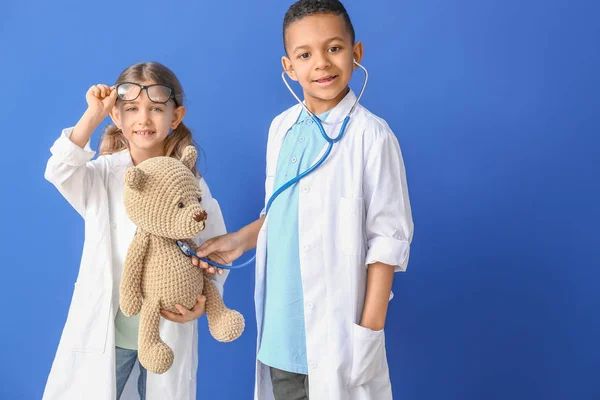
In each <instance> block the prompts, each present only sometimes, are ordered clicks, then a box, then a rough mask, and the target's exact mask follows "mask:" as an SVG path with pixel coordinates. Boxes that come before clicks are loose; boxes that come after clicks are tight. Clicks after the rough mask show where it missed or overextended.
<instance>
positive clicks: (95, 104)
mask: <svg viewBox="0 0 600 400" xmlns="http://www.w3.org/2000/svg"><path fill="white" fill-rule="evenodd" d="M85 99H86V100H87V103H88V111H89V112H90V113H92V115H96V116H97V117H98V118H100V119H104V117H106V116H107V115H108V113H109V112H110V110H112V108H113V106H114V105H115V103H116V101H117V91H116V89H115V87H114V86H113V87H109V86H107V85H102V84H98V85H94V86H92V87H91V88H89V90H88V91H87V93H86V94H85Z"/></svg>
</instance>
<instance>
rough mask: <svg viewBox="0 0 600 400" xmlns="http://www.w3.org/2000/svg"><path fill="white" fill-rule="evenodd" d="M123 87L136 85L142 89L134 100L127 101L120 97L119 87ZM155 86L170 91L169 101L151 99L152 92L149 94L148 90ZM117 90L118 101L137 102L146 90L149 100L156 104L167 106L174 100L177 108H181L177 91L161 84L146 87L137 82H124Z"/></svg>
mask: <svg viewBox="0 0 600 400" xmlns="http://www.w3.org/2000/svg"><path fill="white" fill-rule="evenodd" d="M123 85H134V86H137V87H139V88H140V91H139V92H138V94H137V96H135V97H134V98H133V99H128V100H125V99H123V98H121V96H120V95H119V87H121V86H123ZM154 86H161V87H164V88H166V89H169V97H168V98H167V100H165V101H155V100H152V98H151V97H150V92H148V89H149V88H151V87H154ZM115 90H116V91H117V99H119V100H122V101H134V100H136V99H137V98H138V97H140V94H142V90H146V96H148V99H149V100H150V101H151V102H153V103H156V104H166V103H168V102H169V100H171V99H173V101H174V102H175V106H176V107H179V102H178V101H177V99H176V98H175V90H173V89H172V88H170V87H168V86H166V85H161V84H159V83H154V84H152V85H148V86H144V85H140V84H139V83H135V82H123V83H119V84H118V85H117V86H116V88H115Z"/></svg>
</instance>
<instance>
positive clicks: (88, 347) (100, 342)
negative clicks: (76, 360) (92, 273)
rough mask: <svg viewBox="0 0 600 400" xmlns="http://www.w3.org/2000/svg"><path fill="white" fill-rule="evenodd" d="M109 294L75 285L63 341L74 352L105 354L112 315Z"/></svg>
mask: <svg viewBox="0 0 600 400" xmlns="http://www.w3.org/2000/svg"><path fill="white" fill-rule="evenodd" d="M110 303H111V297H110V291H108V290H105V289H101V288H98V287H97V286H94V285H93V284H82V283H79V282H77V283H75V290H74V292H73V299H72V300H71V307H70V308H69V315H68V317H67V322H66V324H65V331H64V334H63V335H64V337H63V340H64V341H65V344H66V346H67V348H70V349H71V350H72V351H81V352H86V353H104V351H105V346H106V336H107V332H108V322H109V314H110Z"/></svg>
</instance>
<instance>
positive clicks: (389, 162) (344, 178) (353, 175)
mask: <svg viewBox="0 0 600 400" xmlns="http://www.w3.org/2000/svg"><path fill="white" fill-rule="evenodd" d="M355 100H356V97H355V95H354V93H353V92H352V91H350V92H349V93H348V95H347V96H346V97H345V98H344V99H343V100H342V101H341V102H340V103H339V104H338V105H337V106H336V107H335V108H334V109H333V110H332V111H331V113H330V114H329V117H328V118H327V121H332V122H336V121H340V120H343V119H344V117H345V116H346V115H347V113H348V111H349V110H350V108H351V107H352V105H353V104H354V102H355ZM300 111H301V106H300V105H296V106H294V107H292V108H290V109H288V110H287V111H285V112H284V113H282V114H281V115H279V116H278V117H277V118H275V120H274V121H273V123H272V125H271V128H270V131H269V140H268V144H267V179H266V194H267V196H266V199H268V198H269V197H270V194H271V193H273V191H274V189H277V188H274V187H273V182H274V179H275V172H276V168H277V157H278V155H279V150H280V149H281V145H282V142H283V138H284V137H285V135H286V133H287V131H288V129H289V128H290V127H291V126H292V125H293V124H294V123H295V122H296V120H297V118H298V116H299V114H300ZM340 126H341V124H337V125H333V126H331V125H328V124H324V127H325V129H326V132H327V134H328V136H329V137H336V136H337V135H338V133H339V129H340ZM325 148H326V146H325V147H324V148H323V151H322V152H321V154H320V155H319V156H318V157H317V160H318V159H320V158H321V155H322V154H323V152H324V151H325ZM315 161H316V160H315ZM299 185H300V193H299V196H300V199H299V212H298V215H299V222H298V224H299V226H298V229H299V232H300V234H299V237H300V243H299V244H298V245H299V249H300V268H301V271H302V286H303V293H304V314H305V315H304V319H305V326H306V346H307V358H308V368H309V390H310V398H311V400H359V399H360V400H367V399H368V400H385V399H391V398H392V392H391V385H390V378H389V371H388V364H387V360H386V353H385V335H384V332H383V331H377V332H375V331H372V330H370V329H367V328H363V327H361V326H359V325H358V323H359V322H360V319H361V313H362V309H363V305H364V299H365V289H366V280H367V265H368V264H371V263H374V262H376V261H379V262H382V263H386V264H390V265H394V266H395V270H396V271H402V270H404V269H405V268H406V264H407V262H408V256H409V250H410V242H411V239H412V235H413V222H412V217H411V210H410V204H409V198H408V192H407V185H406V176H405V170H404V164H403V161H402V155H401V152H400V147H399V145H398V141H397V139H396V137H395V136H394V135H393V133H392V131H391V130H390V128H389V127H388V125H387V124H386V122H385V121H383V120H382V119H380V118H378V117H376V116H375V115H373V114H371V113H370V112H369V111H367V110H366V109H365V108H363V107H362V106H360V105H358V106H357V108H356V109H355V111H354V112H353V114H352V116H351V120H350V123H349V124H348V127H347V129H346V133H345V135H344V137H343V139H342V140H341V141H340V142H338V143H336V144H335V145H334V147H333V150H332V152H331V154H330V155H329V157H328V158H327V160H326V161H325V162H324V163H323V164H322V165H321V167H319V169H317V170H316V171H315V172H314V173H313V174H311V175H308V176H307V177H305V178H303V179H302V180H301V181H300V182H299ZM266 199H265V203H266ZM267 218H268V216H267ZM282 223H285V221H282ZM267 227H268V223H267V221H265V223H264V224H263V227H262V230H261V232H260V234H259V238H258V244H257V256H256V260H257V265H256V288H255V303H256V318H257V327H258V343H257V345H258V346H260V340H261V335H262V321H263V312H264V299H265V283H266V282H265V279H266V257H267V254H266V238H267ZM255 398H256V399H260V400H265V399H273V391H272V386H271V379H270V375H269V369H268V367H267V366H265V365H263V364H262V363H260V362H259V361H258V362H257V368H256V385H255Z"/></svg>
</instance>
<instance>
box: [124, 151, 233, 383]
mask: <svg viewBox="0 0 600 400" xmlns="http://www.w3.org/2000/svg"><path fill="white" fill-rule="evenodd" d="M196 159H197V152H196V149H195V147H194V146H187V147H186V148H185V150H184V151H183V154H182V157H181V160H177V159H175V158H173V157H153V158H150V159H148V160H146V161H144V162H141V163H140V164H138V165H137V166H134V167H130V168H129V169H128V170H127V171H126V173H125V187H124V202H125V210H126V212H127V215H128V216H129V219H130V220H131V221H132V222H133V223H134V224H135V225H136V226H137V231H136V234H135V236H134V238H133V241H132V242H131V244H130V246H129V248H128V251H127V256H126V259H125V265H124V269H123V276H122V278H121V284H120V301H119V302H120V306H121V311H122V312H123V314H125V315H126V316H133V315H137V314H138V313H140V312H141V315H140V325H139V334H138V357H139V360H140V363H141V364H142V366H143V367H144V368H146V369H147V370H149V371H152V372H154V373H157V374H162V373H164V372H166V371H167V370H168V369H169V368H170V367H171V365H172V364H173V360H174V354H173V350H172V349H171V348H170V347H169V346H168V345H167V344H166V343H164V342H163V341H162V340H161V338H160V334H159V322H160V310H161V309H162V310H168V311H171V312H174V313H179V311H178V310H177V308H175V304H180V305H182V306H183V307H185V308H187V309H191V308H192V307H193V306H194V305H195V304H196V297H197V296H198V295H200V294H203V295H204V296H206V316H207V319H208V327H209V330H210V333H211V335H212V336H213V337H214V338H215V339H216V340H218V341H220V342H230V341H232V340H235V339H237V338H238V337H239V336H240V335H241V334H242V332H243V331H244V317H243V316H242V315H241V314H240V313H239V312H237V311H234V310H231V309H229V308H227V307H226V306H225V304H224V303H223V299H222V298H221V296H220V294H219V292H218V291H217V289H216V288H215V287H214V286H213V284H212V283H211V281H210V278H211V277H212V276H211V275H210V274H208V273H207V272H205V271H204V270H203V269H201V268H199V267H197V266H194V265H193V264H192V263H191V261H190V258H189V257H187V256H186V255H185V254H184V253H183V252H182V251H181V250H180V248H179V246H178V245H177V241H178V240H180V241H181V242H183V243H186V244H188V245H190V246H194V247H195V245H194V243H193V242H192V240H191V239H192V238H194V237H196V236H198V234H199V233H200V232H201V231H202V230H204V228H205V224H206V220H207V218H210V216H209V215H207V213H206V211H205V210H204V209H203V207H202V203H201V202H202V193H201V191H200V187H199V185H198V179H197V177H196V176H195V174H194V173H193V172H192V170H193V167H194V165H195V164H196ZM213 276H214V275H213Z"/></svg>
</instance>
